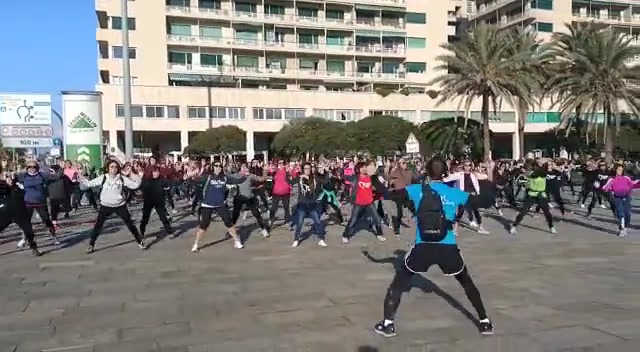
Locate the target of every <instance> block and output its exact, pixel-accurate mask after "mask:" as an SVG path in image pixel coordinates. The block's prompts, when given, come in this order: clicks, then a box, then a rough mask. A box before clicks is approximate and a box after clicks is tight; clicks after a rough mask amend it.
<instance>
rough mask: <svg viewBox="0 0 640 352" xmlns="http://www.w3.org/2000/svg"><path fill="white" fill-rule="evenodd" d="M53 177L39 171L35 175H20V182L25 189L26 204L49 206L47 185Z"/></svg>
mask: <svg viewBox="0 0 640 352" xmlns="http://www.w3.org/2000/svg"><path fill="white" fill-rule="evenodd" d="M50 180H51V176H50V175H48V174H45V173H43V172H40V171H38V173H36V174H35V175H30V174H29V173H23V174H20V175H18V182H20V183H21V184H22V186H23V187H24V202H25V203H26V204H27V205H45V204H47V184H48V183H49V181H50Z"/></svg>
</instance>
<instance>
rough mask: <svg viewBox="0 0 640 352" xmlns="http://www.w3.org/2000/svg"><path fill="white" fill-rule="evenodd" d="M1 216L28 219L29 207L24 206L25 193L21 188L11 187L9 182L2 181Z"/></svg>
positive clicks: (0, 196) (0, 189) (0, 182)
mask: <svg viewBox="0 0 640 352" xmlns="http://www.w3.org/2000/svg"><path fill="white" fill-rule="evenodd" d="M0 204H1V205H2V207H0V216H12V217H14V218H19V217H21V216H22V217H26V216H27V215H26V214H27V207H26V206H25V204H24V191H23V190H21V189H20V188H19V187H16V186H15V183H14V186H12V187H10V186H9V184H7V181H5V180H0Z"/></svg>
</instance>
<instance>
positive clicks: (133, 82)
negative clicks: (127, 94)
mask: <svg viewBox="0 0 640 352" xmlns="http://www.w3.org/2000/svg"><path fill="white" fill-rule="evenodd" d="M123 83H124V77H122V76H111V84H123ZM136 84H138V77H136V76H131V85H136Z"/></svg>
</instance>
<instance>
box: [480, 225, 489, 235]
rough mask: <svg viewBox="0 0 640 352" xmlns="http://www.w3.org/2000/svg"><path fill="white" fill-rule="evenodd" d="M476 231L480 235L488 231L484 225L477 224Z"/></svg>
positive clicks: (486, 233)
mask: <svg viewBox="0 0 640 352" xmlns="http://www.w3.org/2000/svg"><path fill="white" fill-rule="evenodd" d="M478 233H479V234H481V235H488V234H489V231H487V230H486V229H485V228H484V227H482V226H478Z"/></svg>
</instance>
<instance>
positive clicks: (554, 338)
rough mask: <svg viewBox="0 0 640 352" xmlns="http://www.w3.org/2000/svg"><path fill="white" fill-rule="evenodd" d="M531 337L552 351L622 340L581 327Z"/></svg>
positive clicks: (556, 330)
mask: <svg viewBox="0 0 640 352" xmlns="http://www.w3.org/2000/svg"><path fill="white" fill-rule="evenodd" d="M531 337H532V338H533V339H534V340H536V341H537V342H538V343H541V344H543V345H544V346H545V347H546V348H553V349H563V348H576V347H578V348H579V347H589V346H594V345H600V344H606V343H615V342H620V341H621V340H622V339H620V338H619V337H617V336H615V335H611V334H608V333H605V332H602V331H598V330H594V329H590V328H588V327H582V326H575V327H566V328H558V329H554V330H547V331H538V332H534V333H532V334H531Z"/></svg>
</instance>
